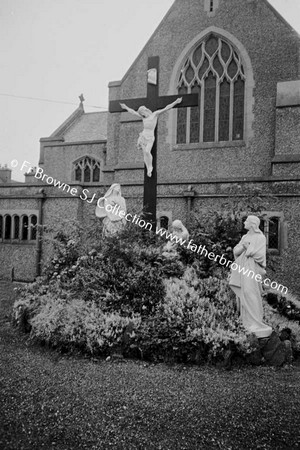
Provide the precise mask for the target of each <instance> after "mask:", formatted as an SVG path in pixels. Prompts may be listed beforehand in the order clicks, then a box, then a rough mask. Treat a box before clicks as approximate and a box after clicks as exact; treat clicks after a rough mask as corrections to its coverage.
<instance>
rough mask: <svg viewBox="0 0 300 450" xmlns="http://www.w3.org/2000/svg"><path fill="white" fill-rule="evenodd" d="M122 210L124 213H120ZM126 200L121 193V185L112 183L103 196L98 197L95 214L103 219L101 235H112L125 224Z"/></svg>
mask: <svg viewBox="0 0 300 450" xmlns="http://www.w3.org/2000/svg"><path fill="white" fill-rule="evenodd" d="M121 211H124V214H123V213H121ZM126 212H127V211H126V202H125V198H124V197H122V194H121V186H120V185H119V184H118V183H114V184H112V185H111V187H110V188H109V189H108V191H107V192H106V194H105V195H104V197H101V198H99V200H98V201H97V206H96V211H95V213H96V216H97V217H99V218H100V219H103V231H102V235H103V237H106V236H112V235H114V234H116V233H118V232H119V231H121V230H122V229H123V227H124V226H125V224H126V219H125V218H124V217H125V215H126Z"/></svg>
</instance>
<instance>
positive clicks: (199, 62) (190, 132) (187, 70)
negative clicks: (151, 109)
mask: <svg viewBox="0 0 300 450" xmlns="http://www.w3.org/2000/svg"><path fill="white" fill-rule="evenodd" d="M245 80H246V77H245V71H244V67H243V62H242V59H241V57H240V55H239V53H238V52H237V50H236V49H235V48H234V46H233V45H232V44H231V43H230V42H228V41H226V40H225V39H223V38H221V37H219V36H217V35H215V34H210V35H209V36H208V37H207V38H206V39H205V40H204V41H202V42H201V43H200V44H199V45H198V46H197V47H195V48H194V49H193V50H192V52H191V53H190V55H189V56H188V58H187V59H186V60H185V62H184V64H183V66H182V69H181V73H180V77H179V81H178V86H177V89H178V94H179V95H181V94H190V93H198V94H199V106H196V107H191V108H178V110H177V144H192V143H200V142H204V143H205V142H207V143H208V142H224V141H225V142H226V141H241V140H243V138H244V109H245Z"/></svg>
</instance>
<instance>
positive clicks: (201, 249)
mask: <svg viewBox="0 0 300 450" xmlns="http://www.w3.org/2000/svg"><path fill="white" fill-rule="evenodd" d="M18 164H19V163H18V161H17V160H13V161H12V162H11V166H12V167H17V166H18ZM30 167H31V164H30V163H29V162H28V161H24V162H23V164H22V167H21V169H20V170H21V171H22V170H24V169H25V170H27V169H28V168H30ZM29 170H30V169H29ZM34 177H35V178H37V179H40V180H41V181H44V182H46V183H47V184H48V185H53V186H55V187H57V188H58V189H61V190H63V191H66V192H68V193H69V192H70V194H71V195H72V196H78V195H79V197H80V198H81V200H84V201H87V203H93V202H94V200H95V196H96V194H94V195H93V196H92V198H91V199H90V198H89V191H88V189H83V190H82V192H81V193H80V194H79V193H78V191H77V188H75V187H73V188H71V186H70V185H68V184H66V183H62V182H60V181H58V180H56V179H54V178H52V177H51V176H48V175H47V174H45V173H44V170H43V169H42V168H41V167H38V168H36V171H35V173H34ZM98 202H99V199H98V201H97V204H98V206H99V207H100V208H103V206H100V204H99V203H98ZM105 208H106V209H107V211H108V212H110V213H112V214H115V215H118V216H119V217H120V218H121V219H125V220H126V221H127V222H132V223H134V224H136V225H138V226H139V227H140V228H144V229H146V230H149V231H152V223H150V222H146V221H145V220H144V219H142V218H140V217H139V216H138V215H136V214H134V215H132V214H130V213H127V214H126V212H125V211H122V210H121V209H120V206H119V205H114V206H112V205H109V204H107V205H106V206H105ZM156 234H157V235H160V236H162V237H163V236H165V237H166V239H168V240H170V241H171V242H174V243H175V244H180V245H184V246H185V245H186V247H187V249H188V250H191V251H192V252H194V253H198V254H200V255H203V254H204V256H205V257H207V258H208V259H210V260H212V261H216V262H218V263H219V264H221V265H222V266H225V267H229V268H230V269H232V270H238V272H239V273H242V274H243V275H245V276H247V277H250V276H251V277H252V278H255V280H256V281H257V282H259V283H261V284H263V285H265V286H267V287H271V288H272V289H274V290H278V291H281V292H282V293H283V294H286V293H287V292H288V288H287V287H286V286H283V285H282V284H278V283H277V282H276V281H271V280H270V279H269V278H262V276H261V275H260V274H255V272H253V270H249V269H246V268H245V267H240V266H239V265H238V264H237V263H235V262H234V261H230V260H227V259H226V258H225V256H224V255H216V254H215V253H214V252H208V250H207V249H206V248H205V245H201V244H200V245H197V244H195V243H194V241H193V239H190V240H189V241H188V243H187V242H186V240H183V239H182V238H179V237H178V236H176V235H173V234H172V233H170V232H168V231H167V230H166V229H165V228H156Z"/></svg>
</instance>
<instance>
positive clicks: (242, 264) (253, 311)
mask: <svg viewBox="0 0 300 450" xmlns="http://www.w3.org/2000/svg"><path fill="white" fill-rule="evenodd" d="M259 224H260V219H259V218H258V217H256V216H248V217H247V219H246V221H245V224H244V226H245V228H246V230H248V233H247V234H245V235H244V236H243V237H242V239H241V240H240V242H239V243H238V244H237V245H236V246H235V247H234V249H233V253H234V257H235V263H236V264H237V265H238V266H239V267H238V268H237V270H233V268H231V276H230V280H229V285H230V287H231V289H232V290H233V292H234V293H235V294H236V296H237V300H238V305H239V310H240V317H241V319H242V322H243V325H244V327H245V328H246V329H247V330H248V331H250V332H252V333H254V334H255V335H256V336H257V337H258V338H263V337H268V336H270V334H271V333H272V328H271V327H269V326H268V325H266V324H265V323H264V322H263V306H262V283H261V282H262V280H263V277H264V275H265V274H266V270H265V268H266V238H265V236H264V234H263V233H262V232H261V230H260V229H259ZM242 268H243V269H244V271H242ZM239 269H240V270H239ZM247 269H248V270H247ZM250 271H252V272H250ZM243 272H244V273H243ZM253 273H254V275H253ZM257 275H260V277H257ZM256 278H257V279H258V280H261V282H260V281H257V279H256Z"/></svg>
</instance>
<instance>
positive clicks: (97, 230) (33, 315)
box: [13, 219, 300, 363]
mask: <svg viewBox="0 0 300 450" xmlns="http://www.w3.org/2000/svg"><path fill="white" fill-rule="evenodd" d="M226 220H227V219H226ZM216 223H217V224H218V226H219V228H218V227H216V228H215V230H214V232H212V230H210V231H211V234H210V237H208V235H207V234H205V233H203V232H202V231H200V232H199V228H198V227H195V229H194V230H192V232H191V236H192V237H194V239H195V242H198V243H200V242H201V243H202V244H204V243H205V242H206V245H207V248H209V249H210V250H212V251H215V253H216V254H217V253H219V254H222V252H223V253H226V251H227V252H230V251H231V249H232V246H231V241H232V243H233V237H232V236H233V229H234V227H233V225H232V224H231V225H230V226H232V232H231V233H228V230H227V228H226V227H225V228H224V230H223V231H222V232H223V235H224V239H223V240H222V239H219V237H220V229H221V228H220V227H221V225H222V224H220V220H219V222H218V221H217V222H216ZM226 223H227V222H226ZM227 224H228V226H229V221H228V223H227ZM223 225H224V223H223ZM66 230H68V231H66ZM226 230H227V231H226ZM226 233H227V235H228V236H229V238H228V239H229V241H228V242H226V239H225V236H226ZM100 236H101V227H99V225H98V224H94V225H93V226H92V227H91V228H90V229H89V230H83V229H82V228H80V226H79V225H78V224H76V223H74V224H73V226H72V227H70V223H68V227H65V226H64V224H63V225H62V226H61V228H60V229H59V231H55V232H54V231H53V230H52V231H51V230H50V232H49V235H48V236H47V237H46V238H45V239H47V240H48V241H50V242H51V245H52V253H51V257H50V258H49V261H48V262H47V264H46V265H45V268H44V275H43V276H42V277H40V278H38V279H37V280H36V281H35V282H34V283H32V284H28V285H26V286H25V287H24V288H22V289H20V290H19V296H18V300H17V301H16V302H15V304H14V308H13V319H14V323H15V324H16V326H18V327H19V328H21V329H23V330H24V331H26V332H30V337H31V338H32V339H34V340H38V341H39V342H42V343H44V344H48V345H50V346H53V347H55V348H58V349H59V350H61V351H64V352H65V351H74V350H76V351H78V350H79V351H81V352H83V353H86V354H89V355H94V356H108V355H111V354H112V353H114V352H117V353H120V352H122V353H123V355H125V356H131V357H140V358H144V359H148V360H161V361H184V362H196V363H200V362H204V361H208V360H216V359H220V358H221V359H222V358H224V354H225V352H226V350H228V349H230V350H234V351H236V352H238V353H239V354H240V355H247V354H248V353H250V352H251V351H252V350H253V346H252V343H253V339H252V337H251V335H249V334H248V333H247V332H246V330H245V329H244V328H243V326H242V325H241V323H240V321H239V318H238V315H237V312H236V303H235V298H234V295H233V293H232V292H231V290H230V289H229V287H228V283H227V281H225V280H226V275H227V273H226V272H225V269H224V268H223V267H220V266H218V265H217V263H215V262H214V261H210V260H209V259H207V258H204V257H203V256H201V255H199V254H196V253H192V252H190V251H189V250H188V249H187V248H185V247H183V246H179V247H177V254H176V257H175V258H174V257H173V258H167V257H166V256H164V255H163V250H162V249H163V246H164V245H165V244H166V240H165V239H164V238H161V237H159V236H157V235H155V233H150V232H148V231H145V230H141V229H139V227H137V226H136V225H133V224H127V227H126V228H125V229H124V230H123V231H122V232H121V233H120V234H119V235H118V236H113V237H110V238H107V239H105V240H103V239H101V238H99V237H100ZM205 239H206V240H205ZM238 239H239V237H237V238H236V241H237V240H238ZM236 241H235V242H236ZM232 245H233V244H232ZM268 314H269V319H270V323H271V322H272V320H273V322H274V321H275V322H276V318H275V319H274V314H273V313H272V311H271V312H270V311H269V310H268ZM271 319H272V320H271ZM273 322H272V323H273ZM275 322H274V324H275V325H276V326H277V325H278V326H279V327H280V326H281V325H280V324H279V323H277V322H278V320H277V322H276V323H275ZM284 325H285V326H286V322H285V323H284ZM282 326H283V325H282ZM295 326H296V325H295ZM293 333H295V334H297V333H298V335H299V337H300V330H298V329H297V330H296V329H293ZM299 340H300V338H299ZM298 344H299V342H296V341H295V345H296V346H297V348H298Z"/></svg>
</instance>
